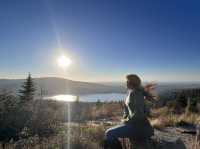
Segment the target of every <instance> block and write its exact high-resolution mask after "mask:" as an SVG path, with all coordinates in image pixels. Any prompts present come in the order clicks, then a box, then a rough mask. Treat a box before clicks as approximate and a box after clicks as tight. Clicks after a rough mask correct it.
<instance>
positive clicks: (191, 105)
mask: <svg viewBox="0 0 200 149" xmlns="http://www.w3.org/2000/svg"><path fill="white" fill-rule="evenodd" d="M170 98H173V99H171V100H170V101H169V102H168V103H167V105H168V106H169V107H173V108H174V109H176V111H179V112H183V111H184V112H200V88H194V89H182V90H177V91H175V92H173V93H172V95H171V96H170Z"/></svg>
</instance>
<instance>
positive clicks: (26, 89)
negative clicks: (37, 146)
mask: <svg viewBox="0 0 200 149" xmlns="http://www.w3.org/2000/svg"><path fill="white" fill-rule="evenodd" d="M35 91H36V88H35V86H34V82H33V79H32V78H31V75H30V74H29V76H28V78H27V79H26V81H25V82H24V84H23V85H22V88H21V89H20V90H19V94H18V95H17V96H16V95H12V93H10V92H7V91H1V93H0V141H3V142H7V141H9V140H10V139H13V140H18V139H21V138H27V137H29V136H34V135H38V136H41V137H43V136H49V135H51V134H53V133H55V132H56V128H57V125H59V124H60V121H61V118H60V116H59V115H58V114H59V113H60V112H59V107H60V105H59V103H57V102H55V101H45V100H34V93H35Z"/></svg>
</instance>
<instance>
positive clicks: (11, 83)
mask: <svg viewBox="0 0 200 149" xmlns="http://www.w3.org/2000/svg"><path fill="white" fill-rule="evenodd" d="M24 81H25V80H23V79H0V90H3V89H6V90H8V91H12V92H13V93H17V91H18V90H19V89H20V87H21V85H22V84H23V82H24ZM34 83H35V85H36V88H37V94H38V95H39V94H40V92H41V89H42V91H43V94H44V95H56V94H75V95H82V94H95V93H122V92H124V91H125V88H124V87H118V86H112V85H103V84H98V83H88V82H80V81H72V80H68V79H63V78H55V77H45V78H34Z"/></svg>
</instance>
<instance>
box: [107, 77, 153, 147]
mask: <svg viewBox="0 0 200 149" xmlns="http://www.w3.org/2000/svg"><path fill="white" fill-rule="evenodd" d="M126 78H127V89H128V91H127V96H126V98H125V100H124V105H125V106H124V116H123V118H124V120H123V123H122V124H120V125H118V126H115V127H112V128H109V129H108V130H106V133H105V141H104V149H122V147H121V144H120V142H119V140H118V138H133V139H134V138H135V139H137V138H138V139H145V138H149V137H151V136H152V135H153V134H154V132H153V128H152V127H151V125H150V123H149V121H148V119H147V116H146V114H147V113H146V108H145V102H144V99H153V96H151V95H150V94H149V91H150V90H151V89H153V88H154V86H155V85H154V84H151V85H147V86H146V87H145V88H143V87H142V86H141V80H140V78H139V77H138V76H137V75H135V74H130V75H127V76H126Z"/></svg>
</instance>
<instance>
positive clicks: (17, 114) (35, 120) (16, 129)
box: [0, 74, 122, 142]
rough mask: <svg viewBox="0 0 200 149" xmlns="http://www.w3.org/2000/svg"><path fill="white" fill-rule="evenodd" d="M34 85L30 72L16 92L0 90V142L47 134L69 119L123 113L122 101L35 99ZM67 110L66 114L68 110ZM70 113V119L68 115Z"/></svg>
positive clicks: (58, 128) (56, 129) (96, 117)
mask: <svg viewBox="0 0 200 149" xmlns="http://www.w3.org/2000/svg"><path fill="white" fill-rule="evenodd" d="M36 90H37V89H36V87H35V84H34V80H33V79H32V78H31V75H30V74H29V76H28V77H27V79H26V81H25V82H24V84H22V87H21V89H20V90H19V92H18V95H13V94H12V93H10V92H7V91H1V92H0V142H9V141H10V140H14V141H17V140H21V139H26V138H30V137H33V136H38V137H41V138H42V137H43V138H45V137H49V136H52V135H54V134H57V133H59V131H60V128H61V127H60V126H63V124H64V123H67V122H68V121H69V120H70V121H71V122H78V123H82V122H86V121H88V120H98V119H110V118H117V117H119V116H120V115H121V114H122V105H121V102H110V103H103V102H101V101H98V102H96V103H84V102H80V101H78V100H77V101H76V102H71V103H69V102H58V101H54V100H44V99H42V96H41V98H39V99H38V98H37V99H35V98H34V95H35V92H36ZM68 112H69V113H68ZM68 116H70V119H69V117H68Z"/></svg>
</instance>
